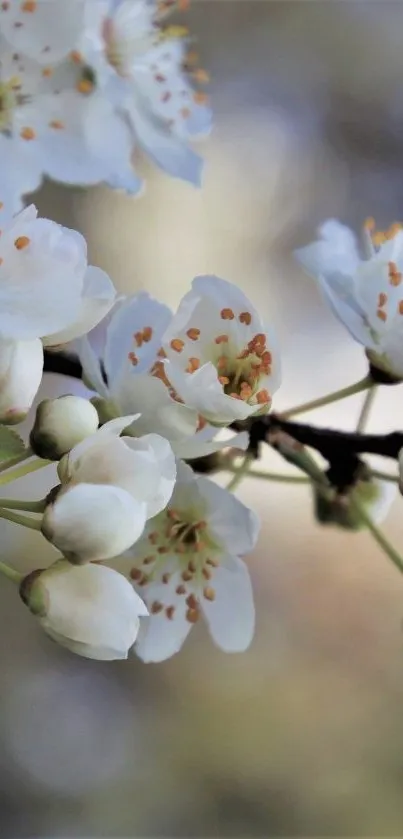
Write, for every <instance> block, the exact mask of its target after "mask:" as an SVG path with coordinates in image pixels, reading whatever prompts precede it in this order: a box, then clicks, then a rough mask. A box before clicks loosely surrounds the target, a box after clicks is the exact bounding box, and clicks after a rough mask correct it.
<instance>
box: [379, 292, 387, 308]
mask: <svg viewBox="0 0 403 839" xmlns="http://www.w3.org/2000/svg"><path fill="white" fill-rule="evenodd" d="M387 302H388V295H387V294H385V292H384V291H381V292H380V293H379V296H378V306H379V308H382V306H386V304H387Z"/></svg>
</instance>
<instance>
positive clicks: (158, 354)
mask: <svg viewBox="0 0 403 839" xmlns="http://www.w3.org/2000/svg"><path fill="white" fill-rule="evenodd" d="M157 356H158V358H166V357H167V354H166V352H165V350H163V349H162V347H161V348H160V349H159V350H158V352H157Z"/></svg>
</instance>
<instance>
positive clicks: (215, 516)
mask: <svg viewBox="0 0 403 839" xmlns="http://www.w3.org/2000/svg"><path fill="white" fill-rule="evenodd" d="M197 484H198V488H199V492H200V493H201V495H202V496H203V498H204V499H205V501H206V502H207V504H208V513H207V518H208V522H209V527H211V529H212V530H213V531H214V534H215V535H216V536H217V538H218V540H219V542H220V544H221V545H223V546H224V548H225V549H226V550H227V551H228V552H230V553H236V554H238V555H243V554H247V553H250V551H252V550H253V548H254V547H255V545H256V542H257V539H258V536H259V530H260V522H259V519H258V517H257V515H256V513H254V512H253V510H250V509H249V507H246V506H245V504H242V502H241V501H240V500H239V499H238V498H237V497H236V496H235V495H233V494H232V493H231V492H228V491H227V490H226V489H223V488H222V487H219V486H218V485H217V484H215V483H214V481H211V480H209V479H208V478H203V477H199V478H198V480H197Z"/></svg>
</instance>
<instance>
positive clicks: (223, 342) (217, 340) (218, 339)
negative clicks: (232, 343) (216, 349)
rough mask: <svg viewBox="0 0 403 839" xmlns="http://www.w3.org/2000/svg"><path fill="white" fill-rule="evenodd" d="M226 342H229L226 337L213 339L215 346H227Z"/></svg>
mask: <svg viewBox="0 0 403 839" xmlns="http://www.w3.org/2000/svg"><path fill="white" fill-rule="evenodd" d="M228 341H229V338H228V335H217V338H215V343H216V344H227V343H228Z"/></svg>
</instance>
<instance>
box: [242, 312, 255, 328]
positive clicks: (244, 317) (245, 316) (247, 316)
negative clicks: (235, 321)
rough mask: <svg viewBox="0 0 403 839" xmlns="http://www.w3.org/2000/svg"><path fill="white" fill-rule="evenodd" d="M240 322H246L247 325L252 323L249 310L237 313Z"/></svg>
mask: <svg viewBox="0 0 403 839" xmlns="http://www.w3.org/2000/svg"><path fill="white" fill-rule="evenodd" d="M239 320H240V323H246V325H247V326H249V324H251V323H252V315H251V313H250V312H241V314H240V315H239Z"/></svg>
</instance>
